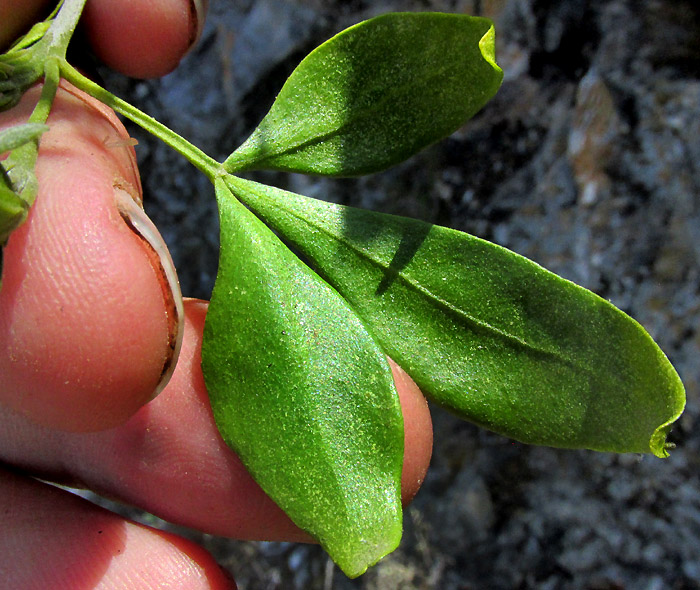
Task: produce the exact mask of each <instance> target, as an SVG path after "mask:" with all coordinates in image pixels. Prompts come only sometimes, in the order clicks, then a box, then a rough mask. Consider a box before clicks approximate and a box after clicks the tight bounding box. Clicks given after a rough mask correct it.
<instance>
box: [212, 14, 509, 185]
mask: <svg viewBox="0 0 700 590" xmlns="http://www.w3.org/2000/svg"><path fill="white" fill-rule="evenodd" d="M502 78H503V73H502V71H501V69H500V68H499V67H498V66H497V65H496V63H495V57H494V29H493V25H492V23H491V22H490V21H489V20H487V19H485V18H480V17H471V16H466V15H458V14H440V13H392V14H387V15H383V16H379V17H376V18H374V19H371V20H368V21H365V22H362V23H360V24H358V25H355V26H354V27H350V28H349V29H347V30H345V31H343V32H342V33H340V34H338V35H336V36H335V37H333V38H332V39H330V40H329V41H327V42H326V43H324V44H323V45H321V46H320V47H318V48H317V49H316V50H315V51H313V52H312V53H310V54H309V55H308V56H307V57H306V58H305V59H304V60H303V61H302V62H301V64H299V66H298V67H297V68H296V70H295V71H294V72H293V73H292V75H291V76H290V77H289V79H288V80H287V82H286V83H285V85H284V86H283V88H282V90H281V92H280V94H279V96H278V97H277V99H276V101H275V103H274V104H273V106H272V108H271V109H270V112H269V113H268V114H267V116H266V117H265V118H264V119H263V121H262V122H261V123H260V125H259V126H258V128H257V129H256V130H255V131H254V132H253V134H252V135H251V137H250V138H249V139H248V140H247V141H246V142H245V143H244V144H243V145H242V146H241V147H240V148H239V149H238V150H236V152H234V153H233V154H232V155H231V156H230V157H229V158H228V160H227V161H226V162H225V163H224V167H225V168H226V169H227V170H228V171H229V172H236V171H240V170H250V169H261V168H267V169H276V170H288V171H293V172H305V173H313V174H324V175H333V176H352V175H358V174H367V173H370V172H376V171H378V170H383V169H385V168H388V167H389V166H392V165H394V164H396V163H398V162H401V161H403V160H405V159H406V158H408V157H410V156H412V155H413V154H415V153H416V152H418V151H420V150H421V149H423V148H424V147H426V146H428V145H430V144H432V143H434V142H436V141H438V140H440V139H442V138H444V137H446V136H448V135H449V134H450V133H452V132H454V131H455V130H457V129H458V128H459V127H461V126H462V125H463V124H464V123H465V122H466V121H467V120H468V119H469V118H471V117H472V116H473V115H474V114H475V113H476V112H477V111H478V110H479V109H481V108H482V107H483V106H484V104H485V103H486V102H487V101H488V100H489V99H490V98H491V97H492V96H493V95H494V94H495V93H496V90H497V89H498V87H499V86H500V84H501V80H502Z"/></svg>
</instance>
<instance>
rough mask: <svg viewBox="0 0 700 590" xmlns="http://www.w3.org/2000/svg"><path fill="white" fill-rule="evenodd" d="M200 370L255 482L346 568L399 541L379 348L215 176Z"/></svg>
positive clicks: (357, 569)
mask: <svg viewBox="0 0 700 590" xmlns="http://www.w3.org/2000/svg"><path fill="white" fill-rule="evenodd" d="M217 198H218V203H219V213H220V219H221V251H220V262H219V273H218V276H217V279H216V285H215V287H214V292H213V295H212V299H211V305H210V308H209V311H208V314H207V319H206V327H205V333H204V344H203V350H202V367H203V370H204V376H205V380H206V385H207V390H208V391H209V395H210V399H211V404H212V408H213V410H214V417H215V419H216V422H217V426H218V428H219V430H220V432H221V434H222V436H223V438H224V440H225V441H226V442H227V444H229V445H230V446H231V447H232V448H233V449H234V450H235V451H236V452H237V453H238V454H239V456H240V457H241V459H242V461H243V462H244V464H245V465H246V467H247V468H248V469H249V471H250V472H251V474H252V475H253V477H254V478H255V479H256V481H257V482H258V483H259V484H260V485H261V487H262V488H263V489H264V490H265V491H266V492H267V494H268V495H269V496H270V497H272V499H273V500H275V502H277V504H279V506H280V507H281V508H282V509H283V510H284V511H285V512H286V513H287V514H288V515H289V516H290V517H291V518H292V520H293V521H294V522H295V523H296V524H297V525H298V526H300V527H301V528H303V529H305V530H307V531H308V532H309V533H311V534H312V535H313V536H314V537H316V538H317V539H318V540H319V541H320V543H321V544H322V545H323V547H324V548H325V549H326V551H327V552H328V553H329V555H330V556H331V558H332V559H333V560H334V561H335V562H336V563H337V564H338V565H339V566H340V567H341V568H342V569H343V571H344V572H345V573H346V574H347V575H348V576H351V577H354V576H357V575H360V574H361V573H363V572H364V571H365V570H366V568H367V567H368V566H370V565H372V564H374V563H375V562H376V561H378V560H379V559H380V558H381V557H383V556H384V555H386V554H387V553H389V552H391V551H393V550H394V549H395V547H396V546H397V545H398V542H399V540H400V538H401V490H400V487H401V470H402V462H403V420H402V415H401V408H400V405H399V401H398V396H397V393H396V390H395V389H394V384H393V379H392V376H391V370H390V369H389V367H388V363H387V360H386V357H385V356H384V354H383V352H382V351H381V350H380V349H379V347H378V346H377V344H376V343H375V342H374V340H373V339H372V337H371V336H370V335H369V334H368V332H367V331H366V329H365V328H364V326H363V325H362V323H361V322H360V320H359V319H358V317H357V316H356V315H355V314H354V313H353V312H352V311H351V310H350V308H349V307H348V306H347V304H346V302H345V301H344V300H343V299H342V298H341V297H340V296H339V295H338V294H337V293H336V292H335V291H334V290H333V289H332V288H331V287H329V286H328V285H327V284H326V283H325V282H324V281H323V280H322V279H321V278H320V277H319V276H318V275H316V274H315V273H314V272H313V271H311V270H310V269H309V268H308V267H306V266H305V265H304V264H303V263H302V262H301V261H300V260H299V259H298V258H297V257H296V256H295V255H294V254H293V253H292V252H291V251H289V250H288V249H287V247H286V246H284V244H282V242H280V241H279V239H278V238H277V237H276V236H275V235H274V234H273V233H272V232H271V231H270V230H269V229H268V228H267V227H265V226H264V225H263V224H262V223H261V222H260V221H259V220H258V219H257V218H256V217H255V216H254V215H253V214H252V213H250V211H248V210H247V209H246V208H245V207H244V206H243V205H241V204H240V203H239V202H238V201H237V200H236V199H235V198H234V197H233V196H232V195H231V193H230V191H229V190H228V189H227V188H226V187H225V186H224V185H223V184H221V183H220V182H217Z"/></svg>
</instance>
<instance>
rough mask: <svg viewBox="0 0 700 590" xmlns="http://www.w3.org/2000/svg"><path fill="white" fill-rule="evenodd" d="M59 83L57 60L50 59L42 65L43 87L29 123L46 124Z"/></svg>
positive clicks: (59, 75) (59, 74)
mask: <svg viewBox="0 0 700 590" xmlns="http://www.w3.org/2000/svg"><path fill="white" fill-rule="evenodd" d="M60 82H61V73H60V70H59V65H58V60H57V59H56V58H55V57H50V58H48V59H47V60H46V63H45V64H44V85H43V86H42V88H41V95H40V96H39V102H37V104H36V106H35V107H34V110H33V111H32V114H31V115H30V117H29V122H30V123H46V120H47V119H48V118H49V113H50V112H51V105H53V99H54V97H55V96H56V91H57V90H58V85H59V83H60Z"/></svg>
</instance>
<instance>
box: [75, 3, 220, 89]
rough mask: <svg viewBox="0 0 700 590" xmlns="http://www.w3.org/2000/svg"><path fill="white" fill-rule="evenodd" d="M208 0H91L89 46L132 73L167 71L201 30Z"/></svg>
mask: <svg viewBox="0 0 700 590" xmlns="http://www.w3.org/2000/svg"><path fill="white" fill-rule="evenodd" d="M207 4H208V2H207V0H152V1H151V2H144V1H143V0H120V2H114V1H112V0H91V1H90V2H88V3H87V5H86V7H85V11H84V13H83V20H82V22H83V24H84V25H85V30H86V34H87V37H88V40H89V42H90V45H91V46H92V48H93V50H94V51H95V53H96V55H97V56H98V57H99V58H100V60H102V61H103V62H104V63H105V64H106V65H107V66H109V67H111V68H112V69H115V70H117V71H119V72H121V73H122V74H125V75H127V76H131V77H134V78H155V77H159V76H163V75H165V74H167V73H169V72H171V71H172V70H173V69H175V67H176V66H177V64H178V63H179V62H180V60H181V59H182V58H183V57H184V55H185V54H186V53H187V51H188V50H189V49H190V47H192V45H194V44H195V43H196V41H197V39H198V38H199V36H200V35H201V32H202V27H203V25H204V18H205V14H206V9H207Z"/></svg>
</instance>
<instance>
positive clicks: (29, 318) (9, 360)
mask: <svg viewBox="0 0 700 590" xmlns="http://www.w3.org/2000/svg"><path fill="white" fill-rule="evenodd" d="M38 92H39V88H34V89H33V90H31V91H30V92H28V93H27V94H26V95H25V96H24V98H23V100H22V102H21V103H20V105H18V107H17V108H15V109H12V110H11V111H8V112H6V113H2V114H0V128H2V127H3V126H8V125H11V124H13V123H16V122H19V121H24V120H26V117H27V116H28V114H29V112H30V110H31V108H32V106H33V104H34V103H35V101H36V99H37V96H38ZM48 124H49V127H50V130H49V131H48V132H47V133H45V134H44V136H43V137H42V139H41V147H40V152H39V159H38V162H37V168H36V173H37V178H38V181H39V193H38V196H37V199H36V202H35V204H34V205H33V207H32V209H31V211H30V214H29V217H28V219H27V221H26V222H25V224H24V225H23V226H21V227H20V228H19V229H18V230H16V231H15V232H14V233H13V234H12V235H11V237H10V240H9V241H8V243H7V246H6V248H5V250H4V253H3V269H2V271H3V275H2V288H1V289H0V403H2V404H5V405H7V406H9V407H11V408H13V409H15V410H16V411H19V412H21V413H23V414H25V415H26V416H27V417H29V418H30V419H31V420H33V421H35V422H37V423H40V424H43V425H46V426H50V427H53V428H57V429H60V430H70V431H96V430H102V429H106V428H110V427H112V426H115V425H117V424H121V423H123V422H124V421H126V420H127V419H128V418H129V417H130V416H131V415H132V414H133V413H134V412H135V411H136V410H137V409H138V408H139V407H140V406H141V405H143V404H144V403H145V402H146V401H148V400H149V398H150V397H152V395H153V394H154V391H156V390H157V388H158V387H159V384H162V382H163V380H164V376H166V377H167V374H168V369H169V367H171V366H172V365H173V364H174V357H175V355H176V352H177V350H176V349H177V342H178V334H179V333H180V332H181V330H180V329H179V324H180V321H181V316H182V313H181V311H179V310H178V309H177V305H176V303H179V304H180V305H181V297H180V293H179V289H178V287H177V282H176V281H175V280H170V281H168V280H167V278H166V273H165V268H166V267H168V266H170V267H171V266H172V263H171V262H170V261H169V259H168V257H167V251H166V250H165V247H164V245H163V244H162V240H160V238H159V236H158V235H157V232H156V231H155V229H154V228H152V226H150V229H149V226H148V221H147V218H146V217H145V215H144V214H143V213H142V212H141V210H140V208H139V203H140V200H141V187H140V182H139V178H138V172H137V169H136V163H135V155H134V150H133V147H132V146H131V144H130V143H129V141H128V134H127V133H126V130H125V129H124V128H123V126H122V125H121V124H120V123H119V121H118V119H117V118H116V116H115V115H114V113H113V112H111V111H110V110H109V109H106V108H105V107H104V106H103V105H101V104H100V103H97V102H96V101H93V100H92V99H90V98H89V97H87V96H86V95H84V94H83V93H81V92H80V91H78V90H76V89H75V88H73V87H71V86H69V85H67V84H62V86H61V88H60V89H59V92H58V95H57V97H56V100H55V102H54V108H53V109H52V112H51V116H50V117H49V120H48ZM141 234H146V235H148V236H150V237H149V240H145V239H144V237H143V236H142V235H141ZM149 242H151V243H152V244H155V246H156V249H154V248H153V246H152V245H151V243H149ZM171 276H174V273H171Z"/></svg>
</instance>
